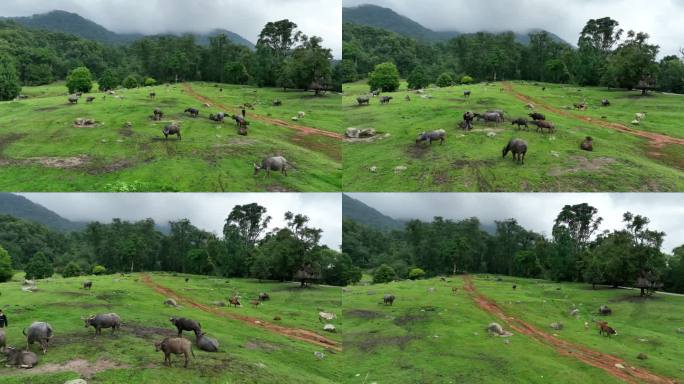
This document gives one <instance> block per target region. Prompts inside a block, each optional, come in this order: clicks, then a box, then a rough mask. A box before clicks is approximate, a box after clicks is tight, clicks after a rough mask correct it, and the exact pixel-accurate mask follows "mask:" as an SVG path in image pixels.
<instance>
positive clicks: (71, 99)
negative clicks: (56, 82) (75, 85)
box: [69, 95, 78, 104]
mask: <svg viewBox="0 0 684 384" xmlns="http://www.w3.org/2000/svg"><path fill="white" fill-rule="evenodd" d="M76 103H78V96H76V95H71V96H69V104H76Z"/></svg>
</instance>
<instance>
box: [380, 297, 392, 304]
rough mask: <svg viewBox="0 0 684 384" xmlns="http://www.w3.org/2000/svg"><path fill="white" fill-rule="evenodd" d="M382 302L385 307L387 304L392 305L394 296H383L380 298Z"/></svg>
mask: <svg viewBox="0 0 684 384" xmlns="http://www.w3.org/2000/svg"><path fill="white" fill-rule="evenodd" d="M382 302H383V304H385V305H387V304H389V305H392V304H394V295H385V296H384V297H383V298H382Z"/></svg>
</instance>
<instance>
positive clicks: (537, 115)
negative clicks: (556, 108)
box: [527, 112, 546, 121]
mask: <svg viewBox="0 0 684 384" xmlns="http://www.w3.org/2000/svg"><path fill="white" fill-rule="evenodd" d="M527 116H529V117H531V118H532V120H534V121H539V120H546V116H544V115H542V114H541V113H539V112H533V113H530V114H528V115H527Z"/></svg>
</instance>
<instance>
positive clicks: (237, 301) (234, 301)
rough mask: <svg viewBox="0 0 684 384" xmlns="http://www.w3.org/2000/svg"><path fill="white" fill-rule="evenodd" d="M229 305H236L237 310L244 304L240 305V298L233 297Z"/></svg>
mask: <svg viewBox="0 0 684 384" xmlns="http://www.w3.org/2000/svg"><path fill="white" fill-rule="evenodd" d="M228 303H230V305H234V306H235V308H237V307H238V306H241V305H242V304H240V298H239V297H237V296H233V297H231V298H229V299H228Z"/></svg>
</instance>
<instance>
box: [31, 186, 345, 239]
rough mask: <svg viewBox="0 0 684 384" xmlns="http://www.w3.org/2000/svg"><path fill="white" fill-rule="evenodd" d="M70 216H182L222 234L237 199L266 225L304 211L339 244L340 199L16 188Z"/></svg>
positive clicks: (79, 218) (162, 220)
mask: <svg viewBox="0 0 684 384" xmlns="http://www.w3.org/2000/svg"><path fill="white" fill-rule="evenodd" d="M20 195H22V196H24V197H26V198H27V199H29V200H31V201H33V202H34V203H37V204H40V205H43V206H44V207H46V208H48V209H50V210H52V211H54V212H56V213H57V214H59V215H60V216H62V217H64V218H67V219H69V220H72V221H96V220H97V221H101V222H109V221H111V219H112V218H120V219H125V220H129V221H134V220H142V219H146V218H148V217H151V218H153V219H154V221H155V222H157V223H161V224H165V223H167V222H168V221H169V220H178V219H183V218H187V219H190V221H191V222H192V224H194V225H195V226H196V227H198V228H201V229H204V230H207V231H210V232H214V233H216V234H218V235H221V234H222V233H223V224H224V221H225V219H226V217H228V214H229V213H230V211H231V209H233V207H234V206H235V205H238V204H249V203H254V202H256V203H258V204H259V205H262V206H264V207H266V209H267V210H268V214H269V215H271V216H272V217H273V219H272V220H271V227H272V228H273V227H283V226H285V222H284V219H283V215H284V214H285V212H287V211H291V212H293V213H301V214H305V215H307V216H309V218H310V219H311V221H310V225H311V226H313V227H316V228H321V229H323V238H322V242H323V243H324V244H326V245H327V246H328V247H330V248H333V249H339V247H340V245H341V244H342V202H341V195H340V194H339V193H21V194H20Z"/></svg>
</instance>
